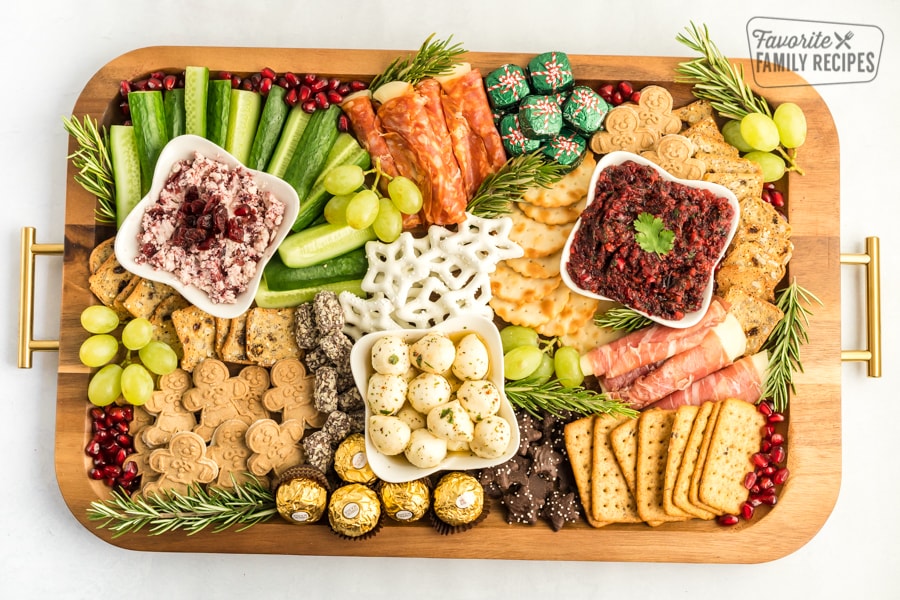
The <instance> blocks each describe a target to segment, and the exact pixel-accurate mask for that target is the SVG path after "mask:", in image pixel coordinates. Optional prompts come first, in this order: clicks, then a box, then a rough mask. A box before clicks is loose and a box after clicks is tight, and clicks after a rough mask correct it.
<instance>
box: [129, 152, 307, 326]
mask: <svg viewBox="0 0 900 600" xmlns="http://www.w3.org/2000/svg"><path fill="white" fill-rule="evenodd" d="M195 152H199V153H200V154H202V155H203V156H206V157H207V158H211V159H214V160H217V161H219V162H222V163H225V164H226V165H228V166H229V167H230V168H232V169H234V168H236V167H238V166H241V167H244V168H245V169H247V167H245V166H244V165H242V164H241V162H240V161H239V160H238V159H237V158H235V157H234V156H233V155H232V154H230V153H228V152H226V151H225V149H224V148H222V147H221V146H218V145H216V144H214V143H212V142H210V141H209V140H207V139H205V138H202V137H199V136H196V135H180V136H178V137H176V138H173V139H172V140H171V141H170V142H169V143H168V144H166V146H165V147H164V148H163V149H162V152H161V153H160V155H159V160H158V161H157V163H156V169H155V170H154V172H153V182H152V184H151V187H150V191H149V192H148V193H147V195H146V196H144V197H143V198H142V199H141V201H140V202H139V203H138V204H137V206H135V207H134V209H132V211H131V212H130V213H129V214H128V216H127V217H126V218H125V221H124V222H123V223H122V226H121V227H120V228H119V232H118V234H117V235H116V245H115V249H116V250H115V251H116V258H117V259H118V261H119V263H120V264H121V265H122V266H123V267H125V268H126V269H128V270H129V271H130V272H132V273H134V274H135V275H138V276H140V277H143V278H145V279H149V280H151V281H157V282H159V283H165V284H167V285H170V286H172V287H173V288H175V289H176V290H177V291H178V292H179V293H180V294H181V295H182V296H184V298H185V299H186V300H187V301H188V302H190V303H191V304H193V305H195V306H197V307H198V308H200V309H202V310H203V311H205V312H207V313H209V314H211V315H213V316H214V317H219V318H222V319H230V318H234V317H237V316H239V315H241V314H243V313H244V312H246V311H247V309H248V308H250V305H251V304H253V299H254V296H256V292H257V290H258V289H259V284H260V281H261V279H262V275H263V268H264V267H265V266H266V263H268V261H269V259H271V258H272V256H273V255H274V254H275V252H276V251H277V250H278V246H279V245H280V244H281V242H282V241H283V240H284V238H285V237H287V235H288V234H289V233H290V232H291V226H292V225H293V224H294V221H295V220H296V218H297V213H298V212H299V210H300V200H299V199H298V198H297V192H296V191H295V190H294V188H293V187H292V186H291V185H290V184H288V183H287V182H286V181H284V180H282V179H280V178H278V177H275V176H274V175H270V174H268V173H264V172H263V171H256V170H253V169H247V171H248V172H249V173H250V175H251V177H252V178H253V180H254V181H255V182H256V184H257V186H258V187H259V189H260V190H267V191H269V192H271V193H272V194H273V195H274V196H275V198H276V199H278V200H280V201H281V202H283V203H284V218H283V220H282V222H281V225H280V226H279V228H278V231H277V232H276V233H275V236H274V238H273V239H272V242H271V243H270V244H269V247H268V248H267V249H266V251H265V252H264V253H263V255H262V258H260V260H259V263H257V269H256V275H255V277H254V278H253V279H252V280H250V281H249V282H248V283H247V288H246V289H245V290H244V291H243V292H241V293H240V294H238V295H237V297H236V299H235V301H234V302H230V303H215V302H212V301H211V300H210V299H209V295H208V294H207V293H206V292H204V291H203V290H201V289H200V288H198V287H197V286H194V285H185V284H183V283H181V281H179V279H178V278H177V277H175V275H173V274H172V273H169V272H167V271H163V270H160V269H156V268H154V267H152V266H150V265H147V264H138V263H136V262H135V258H136V257H137V255H138V242H137V239H138V233H139V232H140V229H141V219H142V217H143V215H144V212H146V210H147V209H148V208H149V207H150V206H151V205H152V204H153V203H155V202H156V200H157V198H159V193H160V191H161V190H162V188H163V186H164V185H165V183H166V180H167V179H168V177H169V174H170V173H171V171H172V166H173V165H174V164H175V163H177V162H178V161H181V160H186V159H191V158H193V156H194V153H195Z"/></svg>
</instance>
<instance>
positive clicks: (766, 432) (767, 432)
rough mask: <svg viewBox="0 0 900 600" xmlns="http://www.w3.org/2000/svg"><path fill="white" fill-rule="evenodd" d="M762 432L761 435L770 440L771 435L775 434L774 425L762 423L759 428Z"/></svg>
mask: <svg viewBox="0 0 900 600" xmlns="http://www.w3.org/2000/svg"><path fill="white" fill-rule="evenodd" d="M760 431H761V432H762V436H763V437H764V438H766V439H768V440H771V438H772V436H773V435H774V434H775V426H774V425H763V426H762V428H761V429H760Z"/></svg>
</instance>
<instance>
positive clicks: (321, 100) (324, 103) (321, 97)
mask: <svg viewBox="0 0 900 600" xmlns="http://www.w3.org/2000/svg"><path fill="white" fill-rule="evenodd" d="M315 102H316V108H321V109H322V110H325V109H327V108H328V107H329V106H331V101H329V100H328V96H327V95H326V94H325V92H319V93H318V94H316V96H315Z"/></svg>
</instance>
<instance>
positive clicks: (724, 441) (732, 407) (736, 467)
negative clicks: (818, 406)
mask: <svg viewBox="0 0 900 600" xmlns="http://www.w3.org/2000/svg"><path fill="white" fill-rule="evenodd" d="M763 425H765V418H764V417H763V415H762V414H761V413H760V412H759V411H758V410H757V408H756V406H755V405H753V404H750V403H749V402H745V401H744V400H739V399H737V398H728V399H727V400H723V401H722V402H721V408H720V409H719V416H718V418H717V419H716V427H715V429H714V430H713V433H712V438H711V440H710V443H709V451H708V453H707V457H706V466H705V467H704V469H703V477H702V478H701V479H700V487H699V490H698V495H699V497H700V499H701V500H702V501H703V502H705V503H706V504H709V505H710V506H712V507H714V508H716V509H717V510H720V511H722V512H724V513H726V514H731V515H736V514H740V510H741V504H742V503H743V502H744V501H746V500H747V497H748V496H749V490H747V488H745V487H744V483H743V482H744V476H745V475H746V474H747V473H748V472H750V471H752V470H753V463H752V462H751V461H750V456H751V455H752V454H753V453H754V452H756V451H757V450H759V445H760V442H762V426H763Z"/></svg>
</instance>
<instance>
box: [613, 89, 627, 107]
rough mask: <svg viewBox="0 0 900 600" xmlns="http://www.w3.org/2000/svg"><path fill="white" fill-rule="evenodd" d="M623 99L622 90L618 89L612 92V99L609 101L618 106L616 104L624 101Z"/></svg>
mask: <svg viewBox="0 0 900 600" xmlns="http://www.w3.org/2000/svg"><path fill="white" fill-rule="evenodd" d="M624 101H625V99H624V98H623V97H622V92H619V91H615V92H613V95H612V99H611V102H612V103H613V104H615V105H616V106H618V105H620V104H622V102H624Z"/></svg>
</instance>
